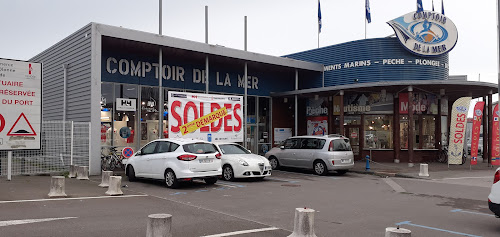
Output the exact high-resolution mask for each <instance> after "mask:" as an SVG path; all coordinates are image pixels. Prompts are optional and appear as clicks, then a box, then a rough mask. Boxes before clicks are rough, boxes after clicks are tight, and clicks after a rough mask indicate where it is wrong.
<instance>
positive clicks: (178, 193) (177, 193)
mask: <svg viewBox="0 0 500 237" xmlns="http://www.w3.org/2000/svg"><path fill="white" fill-rule="evenodd" d="M180 194H187V193H186V192H176V193H171V194H170V195H180Z"/></svg>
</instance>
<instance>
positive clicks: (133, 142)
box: [113, 84, 139, 151]
mask: <svg viewBox="0 0 500 237" xmlns="http://www.w3.org/2000/svg"><path fill="white" fill-rule="evenodd" d="M138 95H139V92H138V86H137V85H128V84H115V86H114V97H115V98H114V100H113V102H115V111H114V114H113V134H114V136H113V146H117V147H119V149H118V151H120V150H121V149H120V147H121V148H125V147H139V143H138V141H137V138H138V137H139V136H138V134H137V133H136V131H137V127H136V125H137V122H138V121H137V120H136V114H137V99H138ZM116 103H120V104H116Z"/></svg>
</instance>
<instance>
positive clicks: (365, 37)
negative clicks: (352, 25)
mask: <svg viewBox="0 0 500 237" xmlns="http://www.w3.org/2000/svg"><path fill="white" fill-rule="evenodd" d="M367 22H368V20H366V17H365V39H366V25H367V24H368V23H367Z"/></svg>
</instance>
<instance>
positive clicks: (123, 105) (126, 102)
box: [116, 98, 137, 111]
mask: <svg viewBox="0 0 500 237" xmlns="http://www.w3.org/2000/svg"><path fill="white" fill-rule="evenodd" d="M136 108H137V103H136V99H123V98H116V110H117V111H135V110H136Z"/></svg>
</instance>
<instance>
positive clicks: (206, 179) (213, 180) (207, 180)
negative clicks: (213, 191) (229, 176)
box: [204, 177, 217, 184]
mask: <svg viewBox="0 0 500 237" xmlns="http://www.w3.org/2000/svg"><path fill="white" fill-rule="evenodd" d="M204 180H205V183H207V184H214V183H216V182H217V177H211V178H205V179H204Z"/></svg>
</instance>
